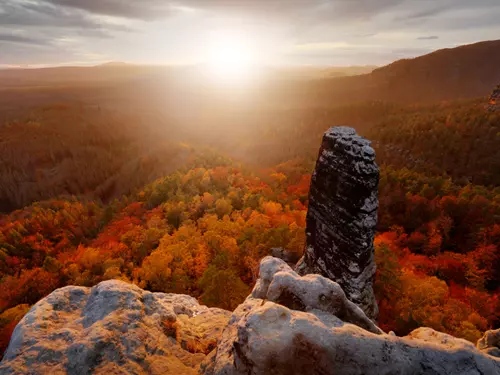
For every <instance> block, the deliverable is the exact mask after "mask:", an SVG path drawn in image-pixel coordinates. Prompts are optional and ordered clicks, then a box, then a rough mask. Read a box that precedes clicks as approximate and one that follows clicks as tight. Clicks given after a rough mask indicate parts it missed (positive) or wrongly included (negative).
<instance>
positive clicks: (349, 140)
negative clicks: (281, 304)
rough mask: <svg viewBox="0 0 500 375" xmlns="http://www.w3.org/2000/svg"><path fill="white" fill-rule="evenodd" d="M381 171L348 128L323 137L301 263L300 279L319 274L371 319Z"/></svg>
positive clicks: (366, 144) (374, 305)
mask: <svg viewBox="0 0 500 375" xmlns="http://www.w3.org/2000/svg"><path fill="white" fill-rule="evenodd" d="M378 181H379V169H378V166H377V164H376V163H375V152H374V150H373V149H372V148H371V147H370V142H369V141H368V140H366V139H364V138H362V137H360V136H358V135H357V134H356V131H355V130H354V129H352V128H348V127H333V128H331V129H329V130H328V131H327V132H326V133H325V135H324V136H323V143H322V145H321V149H320V151H319V156H318V160H317V162H316V168H315V170H314V173H313V176H312V180H311V189H310V192H309V210H308V212H307V224H306V248H305V253H304V257H303V258H302V259H301V260H300V261H299V263H298V264H297V272H298V273H299V274H300V275H305V274H310V273H317V274H321V275H323V276H325V277H327V278H329V279H331V280H333V281H335V282H337V283H339V284H340V285H341V287H342V289H343V290H344V292H345V293H346V295H347V298H349V299H350V300H351V301H352V302H354V303H356V304H357V305H358V306H360V307H361V308H362V309H363V311H364V312H365V313H366V315H367V316H369V317H370V318H372V319H376V318H377V315H378V306H377V302H376V300H375V296H374V293H373V277H374V275H375V270H376V266H375V260H374V247H373V237H374V235H375V226H376V224H377V210H378Z"/></svg>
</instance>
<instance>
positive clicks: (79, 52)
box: [0, 0, 500, 65]
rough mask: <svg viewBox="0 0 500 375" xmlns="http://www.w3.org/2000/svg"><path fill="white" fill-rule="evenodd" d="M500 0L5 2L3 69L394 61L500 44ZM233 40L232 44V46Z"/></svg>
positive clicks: (0, 40)
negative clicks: (224, 52)
mask: <svg viewBox="0 0 500 375" xmlns="http://www.w3.org/2000/svg"><path fill="white" fill-rule="evenodd" d="M499 20H500V0H0V65H11V64H12V65H17V64H33V65H37V64H47V65H52V64H58V65H59V64H95V63H100V62H103V61H128V62H138V63H160V64H161V63H194V62H201V61H204V60H205V59H206V58H207V56H209V55H210V53H211V52H210V50H211V48H212V47H211V46H213V44H214V43H217V42H218V41H219V40H224V43H226V44H229V45H231V44H233V45H235V46H236V45H238V46H239V48H242V49H244V50H245V51H247V52H249V53H251V54H252V56H253V57H254V59H255V60H258V61H259V62H262V63H266V64H272V63H287V64H316V65H368V64H370V65H371V64H376V65H380V64H385V63H389V62H391V61H393V60H396V59H400V58H403V57H413V56H418V55H422V54H425V53H428V52H430V51H432V50H436V49H439V48H443V47H454V46H457V45H460V44H467V43H472V42H476V41H481V40H492V39H500V21H499ZM228 41H229V42H228Z"/></svg>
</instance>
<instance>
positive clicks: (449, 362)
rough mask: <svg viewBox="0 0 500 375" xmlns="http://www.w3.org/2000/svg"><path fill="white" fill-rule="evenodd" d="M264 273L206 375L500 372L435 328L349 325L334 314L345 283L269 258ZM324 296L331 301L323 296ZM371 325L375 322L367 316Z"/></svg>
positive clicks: (496, 363) (494, 362) (499, 364)
mask: <svg viewBox="0 0 500 375" xmlns="http://www.w3.org/2000/svg"><path fill="white" fill-rule="evenodd" d="M260 272H261V273H260V275H261V278H260V279H259V281H258V282H257V284H256V286H255V288H254V290H253V291H252V294H251V295H250V296H249V297H248V298H247V299H246V301H245V302H244V303H243V304H241V305H240V306H239V307H238V308H237V309H236V310H235V311H234V313H233V315H232V317H231V320H230V322H229V325H228V327H227V328H226V329H225V330H224V333H223V335H222V339H221V340H220V341H219V345H218V346H217V350H216V352H215V353H212V354H211V355H210V357H209V358H207V360H206V361H205V362H204V364H203V365H202V368H201V371H200V373H202V374H205V375H239V374H241V375H243V374H245V375H247V374H252V375H261V374H262V375H265V374H266V375H267V374H272V375H281V374H283V375H285V374H286V375H294V374H296V375H299V374H318V375H319V374H321V375H330V374H331V375H344V374H346V375H347V374H349V375H351V374H353V375H355V374H359V375H362V374H363V375H371V374H373V375H375V374H376V375H383V374H387V375H389V374H432V375H437V374H450V375H451V374H453V375H460V374H463V375H465V374H467V375H472V374H477V375H480V374H483V375H485V374H488V375H495V374H500V359H497V358H495V357H492V356H490V355H488V354H487V353H484V352H482V351H480V350H479V349H477V348H476V347H475V346H474V345H473V344H472V343H470V342H468V341H465V340H462V339H457V338H454V337H452V336H450V335H447V334H444V333H441V332H436V331H434V330H432V329H430V328H420V329H417V330H415V331H413V332H412V333H411V334H410V335H409V336H407V337H402V338H400V337H396V336H395V335H386V334H384V333H381V331H380V330H378V329H377V330H378V331H377V333H372V332H369V331H367V330H365V329H363V328H360V327H359V326H358V325H363V323H361V324H358V323H359V322H356V324H358V325H355V324H350V323H346V321H343V319H340V318H339V316H336V315H335V314H336V313H339V311H340V313H339V314H341V311H342V309H338V306H339V304H338V301H340V299H341V298H340V299H339V296H338V295H337V296H336V297H333V298H331V297H332V294H329V293H328V291H331V290H335V293H337V292H338V289H336V288H335V287H334V288H333V289H331V287H332V285H336V286H338V285H337V284H335V283H333V282H332V281H330V280H326V279H325V278H323V277H321V276H319V275H308V276H306V277H303V278H300V277H298V275H297V274H295V273H294V272H293V271H292V270H291V269H289V267H288V266H287V265H286V264H285V263H284V262H283V261H281V260H279V259H276V258H271V257H267V258H264V259H263V261H262V263H261V268H260ZM323 282H324V283H323ZM319 285H321V288H318V287H319ZM321 291H323V293H322V294H319V295H318V293H321ZM325 293H326V296H327V299H328V298H329V299H328V302H327V301H326V300H325V299H324V298H322V295H323V296H324V295H325ZM283 295H286V296H287V298H283ZM328 296H329V297H328ZM343 303H345V301H344V302H343ZM353 306H354V307H355V308H357V306H355V305H354V304H353ZM299 310H303V311H299ZM357 311H358V312H359V314H362V315H361V316H364V314H363V312H362V311H361V310H360V309H359V308H357ZM347 319H349V317H347ZM364 320H366V321H368V322H370V323H371V321H370V320H369V319H368V318H367V317H366V316H364ZM372 324H373V323H372ZM485 337H486V336H485ZM488 337H490V336H488ZM496 337H497V336H496V333H493V335H492V336H491V337H490V338H487V339H485V345H493V344H496V343H497V341H496ZM488 340H489V341H488ZM486 342H488V344H486Z"/></svg>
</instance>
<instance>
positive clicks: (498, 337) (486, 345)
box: [477, 329, 500, 357]
mask: <svg viewBox="0 0 500 375" xmlns="http://www.w3.org/2000/svg"><path fill="white" fill-rule="evenodd" d="M477 347H478V349H480V350H482V351H484V352H485V353H488V354H489V355H492V356H494V357H500V329H497V330H495V331H487V332H486V333H485V334H484V336H483V337H482V338H481V339H480V340H479V341H478V342H477Z"/></svg>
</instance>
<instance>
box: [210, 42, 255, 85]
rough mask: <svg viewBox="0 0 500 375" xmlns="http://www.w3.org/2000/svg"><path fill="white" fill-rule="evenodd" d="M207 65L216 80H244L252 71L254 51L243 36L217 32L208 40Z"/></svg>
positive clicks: (253, 68)
mask: <svg viewBox="0 0 500 375" xmlns="http://www.w3.org/2000/svg"><path fill="white" fill-rule="evenodd" d="M207 65H208V68H209V71H210V74H211V75H213V76H214V77H215V78H216V79H218V80H223V81H238V82H239V81H245V80H248V79H250V78H251V76H252V74H253V73H254V70H255V53H254V51H253V50H252V48H251V46H250V44H249V43H248V41H247V40H246V39H245V38H242V37H236V36H234V35H229V33H228V34H226V35H224V34H221V33H218V34H216V35H214V36H213V38H212V39H211V40H210V43H209V48H208V56H207Z"/></svg>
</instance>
